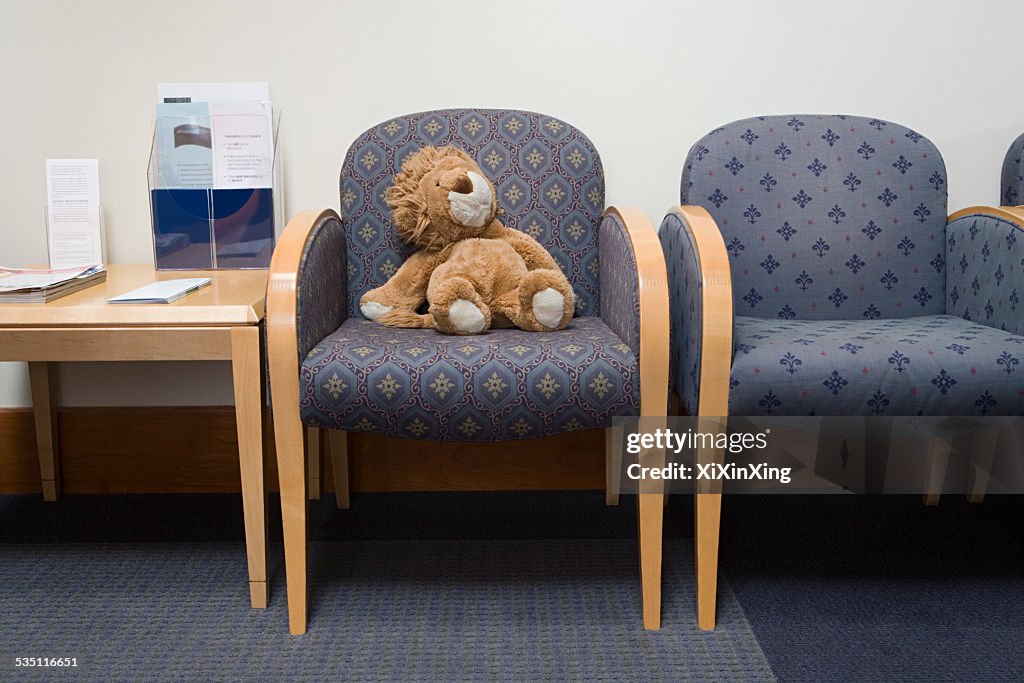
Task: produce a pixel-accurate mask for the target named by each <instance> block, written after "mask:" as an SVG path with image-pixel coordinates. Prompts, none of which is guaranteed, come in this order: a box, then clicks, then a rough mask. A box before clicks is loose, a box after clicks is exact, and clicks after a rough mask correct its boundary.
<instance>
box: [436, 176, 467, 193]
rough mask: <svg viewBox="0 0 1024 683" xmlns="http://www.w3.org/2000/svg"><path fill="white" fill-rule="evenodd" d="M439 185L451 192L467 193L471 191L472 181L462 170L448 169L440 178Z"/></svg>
mask: <svg viewBox="0 0 1024 683" xmlns="http://www.w3.org/2000/svg"><path fill="white" fill-rule="evenodd" d="M441 185H442V186H443V187H445V188H447V189H448V190H449V191H451V192H458V193H459V194H469V193H470V192H472V191H473V181H472V180H470V179H469V176H468V175H466V174H465V173H463V172H462V171H449V172H448V173H445V174H444V176H443V177H442V178H441Z"/></svg>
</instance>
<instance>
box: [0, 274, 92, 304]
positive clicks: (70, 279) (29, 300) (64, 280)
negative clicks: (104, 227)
mask: <svg viewBox="0 0 1024 683" xmlns="http://www.w3.org/2000/svg"><path fill="white" fill-rule="evenodd" d="M106 279H107V271H106V269H105V268H104V267H103V266H85V267H82V268H63V269H60V270H32V269H28V268H20V269H19V268H4V267H0V303H6V304H12V303H17V304H44V303H46V302H48V301H53V300H54V299H59V298H61V297H62V296H67V295H68V294H74V293H75V292H77V291H80V290H82V289H85V288H86V287H91V286H93V285H95V284H99V283H100V282H103V281H104V280H106Z"/></svg>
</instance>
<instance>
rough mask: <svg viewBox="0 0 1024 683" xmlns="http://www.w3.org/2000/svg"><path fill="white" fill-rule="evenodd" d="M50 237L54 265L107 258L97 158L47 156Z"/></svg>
mask: <svg viewBox="0 0 1024 683" xmlns="http://www.w3.org/2000/svg"><path fill="white" fill-rule="evenodd" d="M46 239H47V250H48V252H49V254H50V267H51V268H68V267H74V266H88V265H92V264H95V263H102V262H103V261H104V258H103V230H102V225H101V223H100V176H99V161H97V160H96V159H47V160H46Z"/></svg>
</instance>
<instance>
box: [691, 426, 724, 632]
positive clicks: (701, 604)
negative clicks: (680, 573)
mask: <svg viewBox="0 0 1024 683" xmlns="http://www.w3.org/2000/svg"><path fill="white" fill-rule="evenodd" d="M697 425H698V430H699V431H700V432H701V433H709V432H710V433H714V432H716V431H725V429H726V426H727V425H726V418H724V417H701V418H700V419H699V420H698V421H697ZM724 458H725V451H724V450H723V449H721V448H698V449H697V463H699V464H706V463H714V464H721V463H723V462H724ZM695 489H696V495H695V496H694V497H693V499H694V503H693V504H694V518H695V520H696V530H695V534H694V545H695V546H696V547H695V549H694V558H695V564H696V567H695V570H696V575H697V626H698V627H699V628H700V629H701V630H703V631H710V630H712V629H714V628H715V612H716V601H717V596H718V538H719V531H720V529H721V520H722V482H721V480H719V479H711V480H709V479H698V480H697V481H696V487H695Z"/></svg>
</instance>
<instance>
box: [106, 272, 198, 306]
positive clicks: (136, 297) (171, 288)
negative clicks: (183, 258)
mask: <svg viewBox="0 0 1024 683" xmlns="http://www.w3.org/2000/svg"><path fill="white" fill-rule="evenodd" d="M210 282H211V280H210V278H208V277H186V278H179V279H177V280H158V281H156V282H152V283H150V284H148V285H145V286H143V287H139V288H138V289H133V290H132V291H130V292H125V293H124V294H119V295H118V296H115V297H112V298H110V299H107V303H109V304H169V303H172V302H174V301H177V300H178V299H180V298H182V297H183V296H186V295H188V294H191V293H192V292H195V291H198V290H200V289H202V288H203V287H206V286H207V285H209V284H210Z"/></svg>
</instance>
